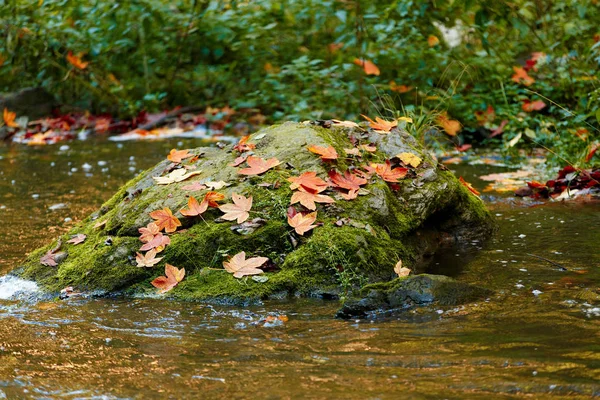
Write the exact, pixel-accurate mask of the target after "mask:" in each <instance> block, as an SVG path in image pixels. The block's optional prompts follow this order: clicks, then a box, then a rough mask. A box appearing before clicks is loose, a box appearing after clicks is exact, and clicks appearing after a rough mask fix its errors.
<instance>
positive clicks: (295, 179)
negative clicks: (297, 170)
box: [288, 171, 329, 192]
mask: <svg viewBox="0 0 600 400" xmlns="http://www.w3.org/2000/svg"><path fill="white" fill-rule="evenodd" d="M288 182H292V184H291V185H290V189H292V190H295V189H298V188H299V187H300V186H302V187H304V188H306V189H308V190H311V191H314V192H322V191H323V190H324V189H327V187H328V186H329V184H328V183H327V182H325V181H324V180H323V179H321V178H319V177H318V176H317V173H316V172H312V171H308V172H304V173H303V174H302V175H300V176H292V177H290V178H288Z"/></svg>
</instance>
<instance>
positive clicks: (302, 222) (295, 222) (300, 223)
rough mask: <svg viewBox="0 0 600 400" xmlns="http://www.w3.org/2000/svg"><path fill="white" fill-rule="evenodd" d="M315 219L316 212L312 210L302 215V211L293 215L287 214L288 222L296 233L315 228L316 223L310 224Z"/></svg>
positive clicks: (301, 233) (303, 232) (302, 233)
mask: <svg viewBox="0 0 600 400" xmlns="http://www.w3.org/2000/svg"><path fill="white" fill-rule="evenodd" d="M316 219H317V212H316V211H315V212H312V213H310V214H306V215H302V213H297V214H296V215H294V216H291V217H290V215H288V224H289V225H290V226H291V227H292V228H294V230H295V231H296V233H297V234H298V235H304V234H305V233H306V232H308V231H310V230H311V229H313V228H316V225H312V224H313V223H314V222H315V221H316Z"/></svg>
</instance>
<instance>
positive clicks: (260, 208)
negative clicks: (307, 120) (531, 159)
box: [13, 123, 494, 301]
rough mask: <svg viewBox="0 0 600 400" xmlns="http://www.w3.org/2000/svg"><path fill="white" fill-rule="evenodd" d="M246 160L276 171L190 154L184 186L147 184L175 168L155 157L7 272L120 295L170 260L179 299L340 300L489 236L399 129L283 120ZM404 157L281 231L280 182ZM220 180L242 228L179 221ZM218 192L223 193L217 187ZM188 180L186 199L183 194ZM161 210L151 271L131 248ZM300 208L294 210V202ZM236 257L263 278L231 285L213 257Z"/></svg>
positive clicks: (483, 219)
mask: <svg viewBox="0 0 600 400" xmlns="http://www.w3.org/2000/svg"><path fill="white" fill-rule="evenodd" d="M248 142H249V143H252V144H255V145H256V148H255V149H254V150H252V151H253V153H254V155H255V156H256V157H261V158H263V159H270V158H277V159H278V160H279V161H281V164H280V165H279V166H277V167H275V168H273V169H270V170H269V171H267V172H266V173H264V174H262V175H259V176H250V177H246V176H243V175H240V174H239V170H240V168H243V167H244V166H243V165H242V166H233V165H232V164H234V160H235V159H236V157H238V156H239V153H238V152H236V151H233V150H232V149H231V148H225V149H220V148H217V147H211V148H197V149H193V150H190V153H192V154H193V155H196V156H198V158H197V160H196V159H192V158H189V159H186V160H185V161H183V164H184V165H186V166H187V167H188V168H190V169H188V171H189V172H192V171H194V172H197V171H201V173H199V174H196V175H194V176H191V177H190V178H189V179H187V180H184V181H181V182H175V183H171V184H161V185H159V184H157V182H156V181H155V179H153V178H155V177H159V176H162V177H164V176H167V175H169V173H171V172H172V171H173V170H174V169H177V168H180V165H175V164H173V163H172V162H171V161H168V160H166V159H165V160H164V161H162V162H160V163H158V164H157V165H156V166H155V167H153V168H151V169H149V170H148V171H146V172H143V173H142V174H140V175H139V176H138V177H136V178H135V179H133V180H131V181H130V182H128V183H127V184H126V185H125V186H124V187H123V188H122V189H121V190H119V191H118V192H117V194H115V195H114V196H113V197H112V198H111V199H110V200H108V201H107V202H106V203H105V204H104V205H103V206H102V207H101V208H100V209H99V210H98V211H96V212H95V213H93V214H92V215H90V216H89V217H88V218H86V219H85V220H84V221H82V222H81V223H80V224H79V225H78V226H76V227H75V228H73V229H72V230H71V231H70V232H68V233H66V234H65V235H63V236H62V237H61V238H57V239H56V240H55V241H54V242H53V243H49V244H48V245H47V246H45V247H44V248H41V249H38V250H36V251H34V252H33V253H31V254H30V256H29V257H28V259H27V260H26V261H25V262H24V263H23V264H22V266H21V267H20V268H17V269H16V270H15V271H14V272H13V273H14V274H16V275H18V276H21V277H24V278H29V279H33V280H35V281H36V282H37V283H38V284H39V285H40V287H41V289H42V290H45V291H48V292H56V293H58V292H59V291H60V290H61V289H63V288H65V287H68V286H72V287H73V288H74V290H76V291H85V292H92V291H93V292H96V293H97V292H98V291H101V292H103V293H105V294H111V293H125V294H129V295H140V294H154V293H156V290H155V288H153V287H152V286H151V284H150V282H151V281H152V280H153V279H155V278H157V277H159V276H161V275H163V274H164V265H165V263H169V264H171V265H175V266H177V267H179V268H185V270H186V276H185V279H184V280H183V281H182V282H181V283H179V284H178V285H177V287H175V288H174V289H173V290H172V291H170V292H169V293H168V295H169V296H170V297H174V298H180V299H213V300H214V299H220V300H227V301H230V300H242V301H248V300H255V299H263V298H269V297H271V298H281V297H285V296H290V295H292V296H298V295H299V296H322V297H339V296H345V295H347V294H348V293H350V292H352V291H353V290H355V289H357V288H360V287H363V286H365V285H367V284H372V283H376V282H388V281H390V280H392V279H393V278H394V276H395V274H394V265H395V264H396V262H397V261H398V260H399V259H401V260H402V261H403V263H404V265H405V266H406V267H408V268H411V269H412V270H413V271H415V272H418V271H420V270H421V269H422V257H423V256H424V255H425V254H431V253H433V252H434V251H435V250H436V249H437V248H438V247H439V246H440V245H443V244H448V243H457V242H458V243H460V242H462V241H467V240H472V239H482V238H485V237H486V236H488V235H489V234H490V233H491V232H492V230H493V229H494V223H493V220H492V217H491V216H490V213H489V212H488V211H487V210H486V208H485V206H484V205H483V202H482V201H481V200H480V199H479V198H477V197H475V196H474V195H473V194H471V193H470V192H469V191H468V190H467V189H466V188H465V187H464V186H462V185H461V183H460V182H459V181H458V179H457V178H456V177H455V176H454V175H453V174H452V173H451V172H450V171H448V170H447V169H446V168H445V167H443V166H441V165H439V164H438V163H437V161H436V160H435V159H434V158H433V157H432V156H431V155H430V154H429V153H427V151H425V150H424V148H423V147H422V145H421V144H419V143H418V142H417V141H416V140H415V139H414V138H413V137H412V136H410V135H409V134H408V133H406V132H403V131H401V130H394V131H392V132H391V133H390V134H387V135H383V134H378V133H367V132H364V131H362V130H359V129H354V130H351V129H350V130H349V129H341V128H332V129H326V128H323V127H319V126H314V125H307V124H297V123H285V124H282V125H278V126H273V127H270V128H266V129H263V130H261V131H259V132H257V133H255V134H253V135H252V136H251V137H250V139H249V141H248ZM357 142H358V143H360V144H369V143H372V144H374V145H375V146H377V151H376V152H375V153H373V154H367V153H365V154H364V155H363V158H362V159H354V158H351V157H343V156H340V158H338V159H337V160H335V161H322V160H321V159H320V158H319V156H317V155H316V154H313V153H311V152H309V151H308V150H307V146H310V145H317V146H330V145H331V146H333V147H334V148H335V149H336V151H337V153H338V154H340V155H344V148H351V147H353V144H357ZM405 152H410V153H413V154H415V155H416V156H418V157H419V158H421V159H422V162H421V163H420V165H419V166H418V167H416V168H410V171H409V173H408V174H407V176H406V178H405V179H402V180H401V181H400V182H399V183H397V184H389V183H386V182H384V181H383V180H382V179H381V178H379V177H378V176H377V175H374V176H373V177H371V178H370V179H369V180H368V183H367V184H366V185H365V186H364V188H365V189H366V191H361V193H360V194H361V195H359V196H358V197H357V198H356V199H354V200H351V201H347V200H344V199H343V198H342V197H341V195H340V194H339V193H337V192H336V191H334V190H333V189H329V190H328V191H326V192H323V194H327V195H329V196H331V197H333V198H334V199H335V200H336V202H335V203H334V204H317V221H316V222H317V227H315V228H314V229H313V230H311V231H309V232H308V233H306V234H305V235H304V236H299V235H298V234H296V233H295V232H294V230H293V229H292V228H291V227H290V226H289V225H288V223H287V209H288V207H289V204H290V199H291V197H292V190H291V189H290V187H289V186H290V184H289V182H288V181H287V179H288V178H289V177H292V176H299V175H300V174H302V173H303V172H307V171H314V172H316V173H317V174H318V176H319V177H321V178H322V179H325V180H326V179H327V176H328V171H330V170H333V169H335V170H336V171H338V172H340V173H343V172H344V171H346V170H348V169H349V168H351V167H354V166H355V167H361V166H362V165H365V164H366V165H368V164H369V163H370V162H373V163H383V162H385V160H388V159H392V158H393V157H394V156H396V155H398V154H399V153H405ZM215 182H217V183H219V184H218V186H222V187H220V188H219V189H218V190H216V191H218V192H219V193H222V194H224V195H225V198H226V200H225V201H223V202H222V203H230V202H231V196H232V194H233V193H237V194H242V195H244V196H252V197H253V200H254V201H253V205H252V209H251V211H250V218H249V219H248V221H247V222H244V223H241V224H240V223H237V222H236V221H233V222H229V221H224V220H223V219H222V218H221V216H222V213H221V212H220V211H219V210H218V209H216V208H209V209H208V210H207V211H206V212H205V213H204V214H202V218H199V217H194V218H186V217H184V216H182V215H181V213H180V212H179V210H181V209H182V208H187V202H188V198H189V196H190V195H193V196H194V197H196V198H197V199H198V200H201V199H202V198H203V197H204V195H205V193H206V192H207V191H208V190H209V189H204V190H202V189H201V188H202V184H204V185H206V186H210V185H215ZM222 182H224V183H226V184H227V185H228V186H223V183H222ZM192 184H194V188H195V189H200V190H195V191H188V190H184V189H183V187H184V186H189V185H192ZM165 207H168V208H170V210H172V211H173V213H174V214H175V216H177V217H178V218H179V219H180V220H181V222H182V224H183V226H181V227H178V228H177V231H176V232H174V233H169V234H168V236H169V239H170V244H168V245H167V246H166V248H165V249H164V251H163V252H161V253H160V254H159V255H158V256H159V257H163V259H162V260H161V262H160V263H158V264H157V265H156V266H155V267H153V268H139V267H137V266H136V262H135V254H136V252H138V251H139V250H140V247H141V246H142V244H143V243H142V242H140V240H139V232H138V229H139V228H141V227H145V226H146V225H147V224H148V223H150V222H152V218H151V217H150V215H149V214H150V213H151V212H152V211H156V210H160V209H163V208H165ZM296 208H297V209H298V210H300V209H301V207H299V205H296ZM77 234H84V235H86V240H85V241H84V242H83V243H80V244H76V245H74V244H69V243H67V242H68V240H69V239H70V238H71V237H73V236H74V235H77ZM58 243H62V247H61V246H58V247H60V250H61V251H64V252H66V253H67V254H68V257H66V258H64V259H62V260H61V262H60V263H59V264H58V265H57V266H56V267H49V266H45V265H42V264H41V263H40V258H41V257H42V256H43V255H44V254H46V253H47V252H48V251H51V250H53V249H55V248H57V244H58ZM241 251H245V252H246V254H247V256H248V257H267V258H268V259H269V262H268V263H267V264H265V266H263V267H264V268H263V269H264V270H265V273H264V275H261V276H265V277H267V278H268V279H250V278H242V279H236V278H234V277H233V276H232V275H231V274H229V273H227V272H226V271H225V270H224V269H222V268H223V264H222V263H223V261H226V260H227V259H228V257H230V256H233V255H234V254H237V253H239V252H241Z"/></svg>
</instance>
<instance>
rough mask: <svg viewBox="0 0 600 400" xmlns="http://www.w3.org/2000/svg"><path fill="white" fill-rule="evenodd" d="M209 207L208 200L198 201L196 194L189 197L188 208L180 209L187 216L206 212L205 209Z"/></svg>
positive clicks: (195, 215)
mask: <svg viewBox="0 0 600 400" xmlns="http://www.w3.org/2000/svg"><path fill="white" fill-rule="evenodd" d="M213 193H214V192H213ZM205 199H206V196H205ZM207 209H208V201H207V200H203V201H202V203H198V200H196V198H195V197H194V196H190V198H189V199H188V208H187V209H184V208H182V209H181V210H179V212H180V213H181V215H185V216H186V217H197V216H198V215H202V213H204V211H206V210H207Z"/></svg>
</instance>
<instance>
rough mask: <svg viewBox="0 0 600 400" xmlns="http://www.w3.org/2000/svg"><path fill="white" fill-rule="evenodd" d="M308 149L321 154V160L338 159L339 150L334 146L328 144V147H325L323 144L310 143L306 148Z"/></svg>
mask: <svg viewBox="0 0 600 400" xmlns="http://www.w3.org/2000/svg"><path fill="white" fill-rule="evenodd" d="M306 149H307V150H308V151H310V152H311V153H315V154H318V155H320V156H321V160H323V161H333V160H337V158H338V153H337V151H335V149H334V148H333V146H327V147H323V146H317V145H314V144H313V145H310V146H308V147H307V148H306Z"/></svg>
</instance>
